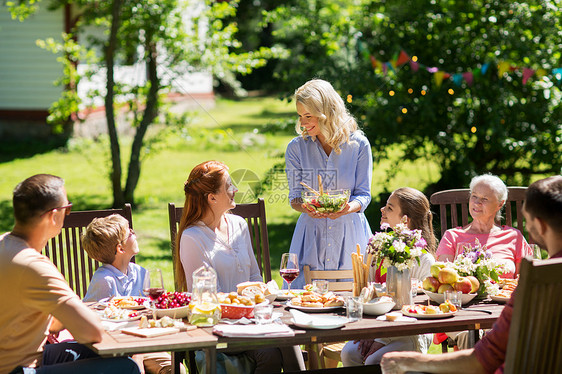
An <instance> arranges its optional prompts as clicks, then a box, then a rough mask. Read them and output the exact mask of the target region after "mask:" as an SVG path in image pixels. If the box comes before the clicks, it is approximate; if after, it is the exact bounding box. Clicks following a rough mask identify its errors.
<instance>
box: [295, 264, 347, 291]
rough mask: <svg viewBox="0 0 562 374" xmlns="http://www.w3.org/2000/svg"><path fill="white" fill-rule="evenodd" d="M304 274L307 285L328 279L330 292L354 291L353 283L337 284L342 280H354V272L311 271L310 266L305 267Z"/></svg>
mask: <svg viewBox="0 0 562 374" xmlns="http://www.w3.org/2000/svg"><path fill="white" fill-rule="evenodd" d="M303 273H304V281H305V283H306V284H312V282H313V281H314V280H315V279H326V280H328V290H329V291H352V290H353V281H343V282H337V281H338V280H341V279H353V270H310V266H308V265H304V267H303Z"/></svg>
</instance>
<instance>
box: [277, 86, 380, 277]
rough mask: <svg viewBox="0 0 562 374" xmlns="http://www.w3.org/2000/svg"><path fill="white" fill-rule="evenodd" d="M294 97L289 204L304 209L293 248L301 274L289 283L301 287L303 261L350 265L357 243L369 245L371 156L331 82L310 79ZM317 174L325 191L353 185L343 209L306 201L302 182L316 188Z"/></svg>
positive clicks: (316, 266) (328, 266)
mask: <svg viewBox="0 0 562 374" xmlns="http://www.w3.org/2000/svg"><path fill="white" fill-rule="evenodd" d="M295 102H296V109H297V113H298V116H299V120H298V122H297V126H296V131H297V133H298V134H299V135H300V136H298V137H296V138H294V139H293V140H291V142H290V143H289V145H288V146H287V151H286V153H285V163H286V172H287V179H288V182H289V190H290V191H289V201H290V203H291V207H292V208H293V209H295V210H296V211H298V212H301V213H302V214H301V215H300V217H299V219H298V222H297V225H296V227H295V232H294V234H293V239H292V241H291V247H290V252H291V253H296V254H297V256H298V259H299V266H300V268H301V274H300V275H299V277H298V278H297V279H296V280H295V281H294V282H293V283H292V285H291V287H294V288H302V287H303V286H304V276H303V274H302V267H303V266H304V265H309V266H310V267H311V269H313V270H337V269H351V253H352V252H353V251H355V248H356V245H357V244H359V245H360V246H361V248H365V247H366V245H367V242H368V240H369V237H370V236H371V229H370V228H369V223H368V222H367V219H366V218H365V215H364V214H363V212H364V211H365V208H367V206H368V205H369V203H370V201H371V179H372V170H373V159H372V154H371V145H370V144H369V141H368V140H367V138H366V137H365V136H364V135H363V133H362V132H361V131H360V130H359V129H358V127H357V122H356V121H355V119H354V118H353V116H351V114H350V113H349V112H348V111H347V109H346V107H345V104H344V102H343V100H342V98H341V97H340V96H339V95H338V93H337V92H336V91H335V90H334V88H333V87H332V85H331V84H330V83H329V82H326V81H324V80H321V79H313V80H311V81H308V82H307V83H305V84H304V85H303V86H301V87H300V88H298V89H297V90H296V92H295ZM318 175H321V176H322V181H323V183H322V184H323V187H324V189H325V190H334V189H349V190H350V192H351V197H350V199H349V202H348V203H347V204H346V206H345V207H344V208H343V210H342V211H340V212H337V213H317V212H312V211H309V210H307V209H306V208H305V207H304V206H303V204H302V198H301V193H302V191H303V186H302V185H301V184H300V182H305V183H306V184H308V185H309V186H312V187H313V188H316V189H318V188H319V186H318V179H317V176H318Z"/></svg>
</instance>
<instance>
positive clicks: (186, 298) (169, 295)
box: [154, 291, 191, 309]
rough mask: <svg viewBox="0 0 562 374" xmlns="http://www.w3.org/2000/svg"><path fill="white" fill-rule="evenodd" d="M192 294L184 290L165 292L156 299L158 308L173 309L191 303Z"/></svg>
mask: <svg viewBox="0 0 562 374" xmlns="http://www.w3.org/2000/svg"><path fill="white" fill-rule="evenodd" d="M190 302H191V296H190V295H189V294H187V293H183V292H177V291H176V292H164V293H163V294H162V295H160V296H158V298H157V299H156V300H154V305H155V306H156V309H172V308H181V307H182V306H186V305H189V303H190Z"/></svg>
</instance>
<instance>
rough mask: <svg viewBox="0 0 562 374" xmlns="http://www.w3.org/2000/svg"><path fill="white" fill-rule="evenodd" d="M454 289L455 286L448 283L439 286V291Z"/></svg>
mask: <svg viewBox="0 0 562 374" xmlns="http://www.w3.org/2000/svg"><path fill="white" fill-rule="evenodd" d="M453 290H454V288H453V286H451V285H450V284H448V283H446V284H442V285H440V286H439V288H438V289H437V293H445V291H453Z"/></svg>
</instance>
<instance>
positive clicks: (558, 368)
mask: <svg viewBox="0 0 562 374" xmlns="http://www.w3.org/2000/svg"><path fill="white" fill-rule="evenodd" d="M520 274H521V275H520V278H519V285H518V286H517V290H516V291H515V292H517V294H516V295H515V304H514V306H513V315H512V318H511V326H510V328H509V342H508V344H507V352H506V357H505V363H506V366H505V372H506V373H562V297H560V289H561V288H562V277H560V274H562V258H556V259H551V260H530V259H523V260H522V261H521V272H520Z"/></svg>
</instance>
